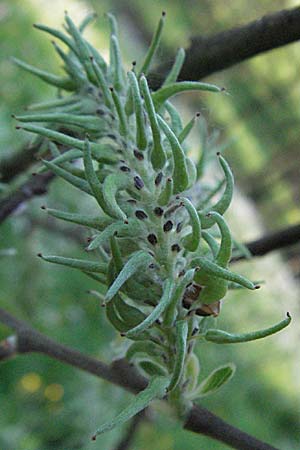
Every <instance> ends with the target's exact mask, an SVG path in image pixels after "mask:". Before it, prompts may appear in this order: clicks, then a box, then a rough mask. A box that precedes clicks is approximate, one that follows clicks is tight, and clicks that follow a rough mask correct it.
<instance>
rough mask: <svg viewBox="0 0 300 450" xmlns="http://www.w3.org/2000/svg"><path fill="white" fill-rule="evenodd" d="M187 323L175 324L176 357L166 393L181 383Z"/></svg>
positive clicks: (179, 322)
mask: <svg viewBox="0 0 300 450" xmlns="http://www.w3.org/2000/svg"><path fill="white" fill-rule="evenodd" d="M187 336H188V322H187V321H186V320H179V321H178V322H176V344H175V345H176V355H175V364H174V369H173V375H172V378H171V381H170V384H169V386H168V391H172V390H173V389H175V388H176V387H177V386H178V384H179V383H180V381H181V378H182V375H183V369H184V363H185V358H186V350H187Z"/></svg>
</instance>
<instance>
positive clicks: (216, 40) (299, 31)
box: [150, 7, 300, 89]
mask: <svg viewBox="0 0 300 450" xmlns="http://www.w3.org/2000/svg"><path fill="white" fill-rule="evenodd" d="M299 39H300V7H296V8H293V9H285V10H282V11H277V12H275V13H272V14H268V15H265V16H264V17H262V18H260V19H258V20H255V21H253V22H250V23H248V24H246V25H243V26H240V27H236V28H232V29H230V30H226V31H223V32H221V33H217V34H215V35H211V36H197V37H194V38H192V39H191V44H190V47H189V48H188V49H187V50H186V60H185V63H184V65H183V68H182V70H181V72H180V75H179V79H180V80H199V79H202V78H204V77H207V76H208V75H211V74H212V73H214V72H218V71H220V70H224V69H226V68H228V67H231V66H233V65H235V64H238V63H240V62H242V61H245V60H246V59H248V58H252V57H253V56H256V55H259V54H260V53H263V52H266V51H269V50H273V49H275V48H278V47H281V46H283V45H287V44H289V43H291V42H295V41H297V40H299ZM169 69H170V63H169V61H168V62H166V63H164V64H162V65H160V66H159V67H157V68H156V69H155V71H154V74H153V77H152V78H151V75H150V81H151V87H152V89H157V88H158V87H159V86H160V85H161V83H162V81H163V79H164V75H165V74H166V73H167V72H168V70H169Z"/></svg>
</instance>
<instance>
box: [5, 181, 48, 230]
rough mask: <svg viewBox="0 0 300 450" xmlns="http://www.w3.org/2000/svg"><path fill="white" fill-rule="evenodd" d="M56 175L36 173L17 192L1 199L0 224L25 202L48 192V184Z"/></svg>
mask: <svg viewBox="0 0 300 450" xmlns="http://www.w3.org/2000/svg"><path fill="white" fill-rule="evenodd" d="M54 177H55V175H54V174H53V173H51V172H47V173H43V174H40V175H35V176H34V177H31V178H30V179H29V180H28V181H26V182H25V183H24V184H23V185H22V186H21V187H20V188H19V189H18V190H17V191H16V192H14V193H12V194H10V195H9V196H8V197H6V198H4V199H3V200H2V201H0V224H1V223H2V222H3V221H4V220H5V219H6V218H7V217H8V216H10V215H11V214H12V213H13V212H14V211H16V209H17V208H18V207H19V206H20V205H21V204H22V203H24V202H26V201H28V200H30V199H31V198H33V197H35V196H37V195H43V194H46V193H47V186H48V184H49V183H50V181H51V180H53V178H54Z"/></svg>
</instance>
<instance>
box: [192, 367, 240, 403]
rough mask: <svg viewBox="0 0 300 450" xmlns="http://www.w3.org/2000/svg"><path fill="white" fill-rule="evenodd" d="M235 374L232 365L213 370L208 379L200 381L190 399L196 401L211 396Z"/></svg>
mask: <svg viewBox="0 0 300 450" xmlns="http://www.w3.org/2000/svg"><path fill="white" fill-rule="evenodd" d="M234 373H235V365H234V364H226V365H224V366H220V367H218V368H217V369H215V370H214V371H213V372H211V374H209V375H208V377H207V378H206V379H205V380H203V381H202V383H201V384H200V385H199V386H198V388H197V389H196V390H195V391H194V392H192V393H191V394H190V398H192V399H196V398H199V397H204V396H206V395H210V394H213V393H214V392H216V391H217V390H219V389H220V387H222V386H223V384H225V383H227V382H228V381H229V380H230V379H231V378H232V377H233V375H234Z"/></svg>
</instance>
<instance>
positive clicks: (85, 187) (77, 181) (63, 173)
mask: <svg viewBox="0 0 300 450" xmlns="http://www.w3.org/2000/svg"><path fill="white" fill-rule="evenodd" d="M43 164H44V165H45V166H46V167H47V169H49V170H52V172H54V173H55V175H57V176H59V177H61V178H63V179H64V180H66V181H68V183H70V184H72V185H73V186H75V187H77V188H78V189H80V190H81V191H83V192H86V193H87V194H90V195H93V193H92V190H91V188H90V186H89V184H88V182H87V181H85V180H83V179H82V178H79V177H77V176H75V175H72V174H71V173H70V172H68V171H67V170H65V169H63V168H62V167H59V166H57V165H56V164H53V163H52V162H50V161H46V160H45V159H44V160H43Z"/></svg>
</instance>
